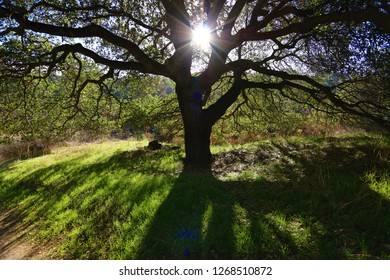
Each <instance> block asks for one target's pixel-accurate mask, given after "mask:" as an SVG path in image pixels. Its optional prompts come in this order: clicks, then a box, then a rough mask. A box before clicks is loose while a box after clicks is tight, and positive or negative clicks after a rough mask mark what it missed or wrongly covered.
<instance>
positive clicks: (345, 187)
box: [0, 134, 390, 259]
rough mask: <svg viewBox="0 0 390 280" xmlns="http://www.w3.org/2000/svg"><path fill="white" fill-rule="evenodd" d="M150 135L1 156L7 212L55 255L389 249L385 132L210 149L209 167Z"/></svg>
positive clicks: (208, 255)
mask: <svg viewBox="0 0 390 280" xmlns="http://www.w3.org/2000/svg"><path fill="white" fill-rule="evenodd" d="M145 145H146V143H145V142H126V141H119V142H105V143H102V144H85V145H81V146H72V147H64V148H60V149H58V150H57V151H55V153H53V154H51V155H47V156H43V157H39V158H35V159H29V160H23V161H17V162H5V163H2V164H1V166H0V212H1V213H6V212H7V213H11V215H12V217H14V218H15V220H16V221H17V222H18V223H20V224H22V225H26V226H27V225H28V226H29V228H32V230H31V231H30V234H29V237H30V238H31V241H32V242H34V243H36V244H39V246H42V247H49V248H51V250H50V251H49V253H48V254H47V255H46V258H53V259H390V163H389V159H390V158H389V155H388V150H389V148H390V137H389V136H380V135H366V134H360V135H346V136H340V137H328V138H321V137H307V138H302V137H301V138H298V137H297V138H285V139H283V138H276V139H272V140H268V141H262V142H258V143H251V144H246V145H242V146H235V147H213V148H212V151H213V153H214V154H215V162H214V164H213V175H205V174H199V173H193V174H188V173H182V167H183V166H182V161H181V158H182V157H183V156H184V154H183V151H182V150H174V149H167V150H163V151H148V152H146V151H142V150H137V149H136V147H138V146H145Z"/></svg>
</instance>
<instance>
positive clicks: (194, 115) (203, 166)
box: [176, 78, 212, 171]
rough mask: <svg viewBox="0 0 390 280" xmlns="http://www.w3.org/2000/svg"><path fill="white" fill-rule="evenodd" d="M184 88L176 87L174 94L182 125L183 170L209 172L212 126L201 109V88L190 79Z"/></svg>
mask: <svg viewBox="0 0 390 280" xmlns="http://www.w3.org/2000/svg"><path fill="white" fill-rule="evenodd" d="M188 84H189V85H188V86H186V87H180V86H178V85H176V93H177V96H178V100H179V106H180V110H181V115H182V118H183V123H184V144H185V152H186V158H185V170H202V171H210V170H211V162H212V155H211V152H210V136H211V129H212V125H211V123H210V121H209V119H208V116H207V114H206V111H205V110H204V109H202V93H201V87H200V85H199V84H198V82H197V81H196V78H192V81H191V82H190V83H188Z"/></svg>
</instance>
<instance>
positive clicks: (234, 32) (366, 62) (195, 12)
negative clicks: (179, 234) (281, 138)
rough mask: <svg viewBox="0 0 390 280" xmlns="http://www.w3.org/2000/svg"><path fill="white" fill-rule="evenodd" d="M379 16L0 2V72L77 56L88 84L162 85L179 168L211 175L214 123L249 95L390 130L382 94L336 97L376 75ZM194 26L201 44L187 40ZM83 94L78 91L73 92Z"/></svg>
mask: <svg viewBox="0 0 390 280" xmlns="http://www.w3.org/2000/svg"><path fill="white" fill-rule="evenodd" d="M388 17H389V4H388V1H360V0H354V1H338V0H335V1H326V0H318V1H299V0H298V1H287V0H280V1H267V0H257V1H254V0H237V1H231V0H214V1H189V0H188V1H187V0H161V1H148V0H146V1H115V0H114V1H111V0H110V1H95V0H90V1H29V0H27V1H26V0H23V1H17V0H15V1H9V0H5V1H3V2H2V3H1V4H0V30H1V31H0V36H1V37H0V38H1V39H0V40H1V43H2V45H1V50H0V54H1V56H0V59H1V69H0V75H1V76H2V77H5V76H20V75H21V76H25V75H28V74H30V73H32V72H34V71H39V72H41V73H42V75H41V77H42V78H44V77H45V75H46V74H45V73H51V72H53V71H57V67H58V65H61V64H62V63H63V62H64V61H66V59H67V58H68V57H71V56H75V55H76V54H77V55H79V56H82V57H83V58H84V59H90V60H93V61H94V62H95V63H97V64H98V65H99V68H100V70H101V71H102V72H103V73H104V74H103V75H101V76H100V78H99V79H93V80H91V81H90V82H92V83H94V84H98V85H101V84H103V82H104V80H105V79H107V78H112V77H115V76H116V75H120V73H119V72H118V71H134V72H139V73H146V74H153V75H161V76H165V77H168V78H169V79H171V80H172V81H173V82H174V83H175V92H176V95H177V100H178V103H179V107H180V112H181V116H182V120H183V124H184V130H185V151H186V163H187V164H186V166H187V167H194V166H197V167H203V168H204V167H206V168H208V167H209V166H210V163H211V158H212V157H211V153H210V148H209V146H210V134H211V130H212V127H213V125H214V124H215V123H216V122H217V121H218V120H219V119H220V118H221V117H222V116H223V115H224V114H225V112H226V111H227V110H228V108H229V107H230V106H231V105H232V104H233V103H234V102H235V101H236V100H237V98H238V97H239V96H240V94H242V96H243V97H245V93H246V92H247V91H248V90H251V89H258V90H257V91H256V92H257V94H259V95H261V94H264V93H270V92H272V91H276V92H278V93H279V94H280V95H281V96H283V97H284V98H288V99H290V100H293V101H295V102H298V103H301V104H307V105H310V106H314V107H315V106H322V107H329V108H332V109H342V110H344V111H346V112H348V113H349V114H354V115H358V116H364V117H367V118H369V119H370V120H372V121H374V122H376V123H378V124H380V125H382V126H384V127H387V128H389V127H390V120H389V119H388V116H389V106H388V91H387V90H385V92H381V93H380V94H376V93H375V94H374V96H372V95H369V94H366V93H365V92H361V94H352V93H350V92H349V91H348V93H342V92H340V89H343V85H346V84H347V83H348V81H349V80H351V79H355V78H358V79H359V78H360V77H367V76H369V75H371V76H375V77H376V76H377V71H376V69H377V67H376V66H375V62H377V61H378V59H379V60H380V59H382V58H383V57H386V58H388V55H389V33H390V21H389V20H388ZM199 26H201V27H203V30H208V31H203V33H202V34H201V35H200V37H201V38H207V37H209V43H210V44H209V45H207V44H205V43H200V44H195V42H193V41H192V39H193V38H194V36H193V34H196V33H194V32H193V31H194V30H195V29H196V30H200V28H199ZM357 54H358V55H357ZM351 69H352V72H350V71H351ZM355 69H359V71H355ZM384 69H385V70H384V71H382V72H383V73H384V74H383V75H382V78H384V79H388V71H387V70H388V68H384ZM386 69H387V70H386ZM321 72H327V73H335V74H337V77H338V81H339V82H340V84H324V83H320V82H319V81H318V80H316V79H315V76H316V74H318V73H321ZM254 73H257V74H259V75H253V74H254ZM350 74H353V75H350ZM121 75H123V74H121ZM77 77H78V76H77ZM77 77H76V79H77ZM253 77H255V78H253ZM259 77H260V78H259ZM222 80H228V81H229V86H228V88H227V90H226V91H224V92H221V91H218V90H217V89H218V83H219V82H220V81H222ZM85 87H86V85H85V84H84V83H83V84H81V85H78V87H77V89H75V90H74V93H77V94H76V96H77V95H79V96H81V94H82V92H83V89H84V88H85ZM344 88H345V87H344Z"/></svg>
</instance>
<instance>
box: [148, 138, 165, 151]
mask: <svg viewBox="0 0 390 280" xmlns="http://www.w3.org/2000/svg"><path fill="white" fill-rule="evenodd" d="M148 148H149V149H150V150H160V149H161V148H162V145H161V144H160V143H158V140H153V141H150V142H149V145H148Z"/></svg>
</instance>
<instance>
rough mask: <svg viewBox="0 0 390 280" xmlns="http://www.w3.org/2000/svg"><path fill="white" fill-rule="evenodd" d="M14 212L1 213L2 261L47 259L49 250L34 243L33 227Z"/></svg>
mask: <svg viewBox="0 0 390 280" xmlns="http://www.w3.org/2000/svg"><path fill="white" fill-rule="evenodd" d="M14 212H15V211H14V210H10V211H7V212H5V213H0V260H40V259H45V255H46V254H47V252H48V250H49V248H46V247H44V246H40V245H39V244H35V243H33V242H32V240H31V237H30V236H29V235H31V234H32V232H33V225H31V224H28V223H25V222H23V220H22V219H21V218H20V217H18V216H17V215H16V214H15V213H14Z"/></svg>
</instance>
